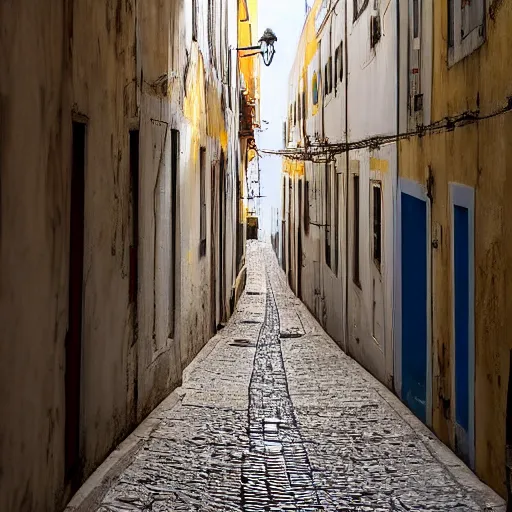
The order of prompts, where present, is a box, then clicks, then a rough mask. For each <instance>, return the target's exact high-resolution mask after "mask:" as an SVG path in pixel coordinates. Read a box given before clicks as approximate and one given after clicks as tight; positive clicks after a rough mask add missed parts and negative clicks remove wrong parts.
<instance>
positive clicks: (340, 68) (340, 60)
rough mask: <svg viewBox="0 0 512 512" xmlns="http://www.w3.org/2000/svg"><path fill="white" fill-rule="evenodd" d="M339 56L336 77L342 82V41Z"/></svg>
mask: <svg viewBox="0 0 512 512" xmlns="http://www.w3.org/2000/svg"><path fill="white" fill-rule="evenodd" d="M339 49H340V54H339V64H338V77H339V80H340V82H343V74H344V73H343V41H341V43H340V46H339Z"/></svg>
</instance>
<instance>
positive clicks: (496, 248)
mask: <svg viewBox="0 0 512 512" xmlns="http://www.w3.org/2000/svg"><path fill="white" fill-rule="evenodd" d="M490 5H491V8H492V6H493V5H494V6H497V7H498V8H497V9H496V10H495V11H494V12H495V17H494V19H493V18H491V17H490V15H489V12H488V14H487V19H486V31H487V32H486V41H485V43H484V44H483V46H482V47H481V48H479V49H477V50H476V51H474V52H473V53H472V54H471V55H469V56H468V57H466V58H465V59H463V60H462V61H460V62H459V63H457V64H456V65H454V66H453V67H451V68H448V66H447V64H446V62H447V45H446V33H447V16H446V13H447V5H446V1H441V2H436V3H435V4H434V66H433V72H434V74H433V92H432V121H434V122H435V121H438V120H440V119H442V118H444V117H445V116H457V115H460V114H462V113H464V112H466V111H468V110H476V109H477V108H479V109H480V115H481V116H485V115H490V114H491V115H492V113H493V112H496V111H498V110H499V109H501V108H503V107H504V106H506V104H507V97H509V96H512V82H511V81H510V70H509V66H508V62H509V61H510V58H511V57H512V55H511V52H512V50H511V49H510V48H511V47H512V34H511V32H510V26H512V4H511V3H510V2H491V3H490ZM488 7H489V5H488ZM511 133H512V112H511V113H503V114H499V115H496V116H495V117H492V118H490V119H487V120H481V121H479V122H478V123H473V124H469V125H466V126H463V127H457V128H455V129H454V130H452V131H441V132H439V133H434V134H431V135H425V136H423V137H422V138H411V139H410V140H404V141H402V142H401V143H400V145H399V174H400V177H403V178H409V179H412V180H414V181H417V182H419V183H422V184H424V185H425V184H426V182H427V178H428V176H429V172H431V173H432V176H433V178H434V187H433V202H432V228H433V230H437V228H436V224H439V225H440V226H441V233H442V238H441V239H440V244H439V247H438V248H437V249H434V250H433V252H432V257H433V261H432V265H433V267H432V268H433V332H432V334H433V390H432V392H433V408H434V411H433V426H434V430H435V432H436V433H437V434H438V435H439V436H440V437H441V439H442V440H443V441H445V442H446V443H448V444H450V445H451V446H452V447H453V443H454V433H453V424H452V421H451V419H450V418H451V415H452V411H451V409H450V398H451V396H452V389H451V375H452V372H453V366H452V361H451V356H450V354H451V350H452V344H453V333H452V289H451V288H452V285H451V279H452V268H451V266H452V264H451V241H450V237H451V212H450V199H449V183H450V182H455V183H460V184H465V185H468V186H470V187H474V189H475V268H474V272H475V351H476V354H475V360H476V376H475V379H476V381H475V443H476V457H475V458H476V473H477V474H478V476H479V477H480V478H482V479H483V480H484V481H485V482H486V483H488V484H489V485H491V486H492V487H493V488H494V489H496V490H497V491H498V492H499V493H500V494H502V495H503V496H504V495H505V494H506V487H505V427H506V399H507V386H508V378H509V368H508V366H509V351H510V350H511V349H512V339H511V337H510V334H509V333H510V332H512V301H511V299H510V297H511V295H510V294H511V293H512V285H511V284H510V283H511V282H512V281H511V276H510V271H508V270H507V268H508V269H509V268H511V267H510V264H511V262H512V260H511V256H512V238H511V236H510V235H511V233H512V204H511V201H510V197H511V193H512V145H511V144H510V140H511V139H510V134H511ZM429 169H430V171H429ZM433 232H434V231H433ZM437 232H438V231H437Z"/></svg>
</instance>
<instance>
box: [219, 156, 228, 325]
mask: <svg viewBox="0 0 512 512" xmlns="http://www.w3.org/2000/svg"><path fill="white" fill-rule="evenodd" d="M225 182H226V162H225V157H224V152H222V153H221V156H220V176H219V202H220V223H219V246H220V247H219V250H220V262H219V263H220V286H219V287H218V290H219V305H220V312H219V317H220V322H223V321H224V316H225V312H224V297H225V296H226V275H225V273H226V261H225V260H226V256H225V246H224V245H225V241H224V223H225V222H226V197H225V192H224V190H225Z"/></svg>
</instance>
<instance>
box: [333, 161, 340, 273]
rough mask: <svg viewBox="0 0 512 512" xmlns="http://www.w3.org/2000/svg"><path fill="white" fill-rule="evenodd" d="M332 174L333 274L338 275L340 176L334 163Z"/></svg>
mask: <svg viewBox="0 0 512 512" xmlns="http://www.w3.org/2000/svg"><path fill="white" fill-rule="evenodd" d="M332 173H333V174H334V219H333V222H334V268H333V269H332V270H333V272H334V273H335V274H336V276H337V275H338V261H339V248H338V240H339V231H340V223H339V204H338V203H339V190H340V178H341V175H340V174H338V173H337V172H336V167H335V165H334V163H333V164H332Z"/></svg>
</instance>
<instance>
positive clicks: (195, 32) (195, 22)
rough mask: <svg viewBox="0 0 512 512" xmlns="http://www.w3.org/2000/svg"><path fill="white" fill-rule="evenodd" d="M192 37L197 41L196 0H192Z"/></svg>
mask: <svg viewBox="0 0 512 512" xmlns="http://www.w3.org/2000/svg"><path fill="white" fill-rule="evenodd" d="M192 39H193V40H194V41H197V0H192Z"/></svg>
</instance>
